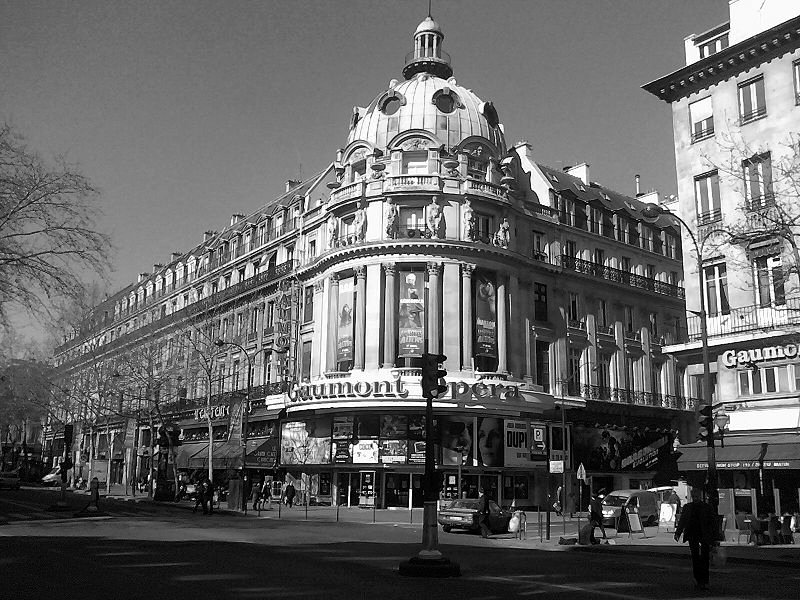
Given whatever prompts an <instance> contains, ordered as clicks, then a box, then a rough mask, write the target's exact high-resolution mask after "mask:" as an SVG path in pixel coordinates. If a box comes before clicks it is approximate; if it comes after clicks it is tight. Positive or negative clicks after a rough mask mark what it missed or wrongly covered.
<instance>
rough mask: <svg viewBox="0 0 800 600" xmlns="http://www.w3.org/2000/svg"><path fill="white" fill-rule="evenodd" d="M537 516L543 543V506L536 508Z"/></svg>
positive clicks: (540, 538) (540, 537)
mask: <svg viewBox="0 0 800 600" xmlns="http://www.w3.org/2000/svg"><path fill="white" fill-rule="evenodd" d="M536 517H537V519H538V520H539V543H541V542H543V541H544V540H543V539H542V536H543V533H544V532H543V531H542V508H541V507H539V508H537V509H536Z"/></svg>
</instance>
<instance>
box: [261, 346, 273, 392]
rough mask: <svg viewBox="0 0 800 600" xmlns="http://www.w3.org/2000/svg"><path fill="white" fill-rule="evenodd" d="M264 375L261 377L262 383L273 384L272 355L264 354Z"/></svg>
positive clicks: (269, 353)
mask: <svg viewBox="0 0 800 600" xmlns="http://www.w3.org/2000/svg"><path fill="white" fill-rule="evenodd" d="M262 368H263V374H262V377H261V382H262V383H265V384H266V383H272V353H271V352H264V364H263V366H262Z"/></svg>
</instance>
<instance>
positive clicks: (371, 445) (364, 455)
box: [353, 440, 379, 465]
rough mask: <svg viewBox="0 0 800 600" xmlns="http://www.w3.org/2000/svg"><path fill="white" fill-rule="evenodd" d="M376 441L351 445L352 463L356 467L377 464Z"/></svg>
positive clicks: (362, 441) (363, 441)
mask: <svg viewBox="0 0 800 600" xmlns="http://www.w3.org/2000/svg"><path fill="white" fill-rule="evenodd" d="M378 450H379V448H378V440H360V441H359V442H358V443H357V444H353V463H354V464H358V465H364V464H375V463H377V462H378Z"/></svg>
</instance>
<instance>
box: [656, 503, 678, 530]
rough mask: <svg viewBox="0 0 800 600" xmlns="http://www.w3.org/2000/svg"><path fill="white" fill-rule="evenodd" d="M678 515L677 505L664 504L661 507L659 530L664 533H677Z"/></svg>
mask: <svg viewBox="0 0 800 600" xmlns="http://www.w3.org/2000/svg"><path fill="white" fill-rule="evenodd" d="M677 513H678V505H677V504H667V503H666V502H664V503H663V504H662V505H661V508H660V511H659V515H658V528H659V529H663V530H664V531H675V518H676V516H677Z"/></svg>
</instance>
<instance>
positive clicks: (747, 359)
mask: <svg viewBox="0 0 800 600" xmlns="http://www.w3.org/2000/svg"><path fill="white" fill-rule="evenodd" d="M797 355H798V345H797V344H785V345H783V346H766V347H764V348H753V349H751V350H738V351H737V350H726V351H725V352H723V353H722V364H723V365H725V366H726V367H728V368H729V369H735V368H736V367H740V366H743V365H752V364H755V363H759V362H766V361H768V360H783V359H787V358H796V357H797Z"/></svg>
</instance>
